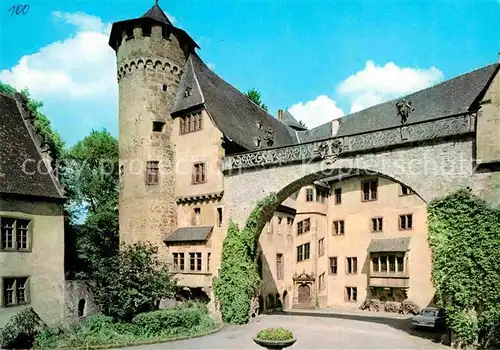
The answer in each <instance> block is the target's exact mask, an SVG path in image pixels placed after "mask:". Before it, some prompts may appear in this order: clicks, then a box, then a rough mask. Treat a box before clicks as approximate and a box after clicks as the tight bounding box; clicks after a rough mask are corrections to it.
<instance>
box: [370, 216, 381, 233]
mask: <svg viewBox="0 0 500 350" xmlns="http://www.w3.org/2000/svg"><path fill="white" fill-rule="evenodd" d="M382 224H383V218H373V219H372V232H382Z"/></svg>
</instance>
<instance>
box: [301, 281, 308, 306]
mask: <svg viewBox="0 0 500 350" xmlns="http://www.w3.org/2000/svg"><path fill="white" fill-rule="evenodd" d="M310 303H311V287H309V286H308V285H307V284H301V285H300V286H299V304H310Z"/></svg>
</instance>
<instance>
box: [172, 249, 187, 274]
mask: <svg viewBox="0 0 500 350" xmlns="http://www.w3.org/2000/svg"><path fill="white" fill-rule="evenodd" d="M172 255H173V260H174V270H180V271H182V270H184V253H173V254H172Z"/></svg>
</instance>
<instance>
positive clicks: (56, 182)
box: [14, 93, 64, 198]
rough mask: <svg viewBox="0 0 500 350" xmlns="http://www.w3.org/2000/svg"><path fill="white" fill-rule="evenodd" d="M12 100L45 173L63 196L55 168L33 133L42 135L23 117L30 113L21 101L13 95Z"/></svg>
mask: <svg viewBox="0 0 500 350" xmlns="http://www.w3.org/2000/svg"><path fill="white" fill-rule="evenodd" d="M18 94H19V95H22V94H21V93H18ZM22 96H24V95H22ZM14 101H15V102H16V106H17V109H18V110H19V114H20V116H21V120H22V122H23V125H24V127H25V128H26V130H27V131H28V134H29V136H30V139H31V142H32V143H33V145H34V146H35V149H36V151H37V152H38V155H39V156H40V158H41V160H42V162H43V164H44V165H45V167H46V168H47V175H48V176H49V177H50V179H51V180H52V183H53V184H54V187H55V189H56V191H57V193H58V194H59V196H61V197H62V198H64V188H63V186H62V184H61V183H60V182H59V179H57V178H56V176H55V175H54V171H55V169H53V168H52V165H51V164H50V162H48V161H47V159H46V158H45V157H44V155H43V154H42V150H41V149H40V145H41V143H40V144H39V142H37V140H35V135H37V136H38V137H39V138H40V139H42V137H41V136H40V135H38V133H37V132H36V131H35V129H34V126H33V125H32V124H31V123H30V122H29V121H28V119H29V118H25V117H24V116H25V115H26V114H31V112H30V111H27V110H25V109H24V107H23V105H22V101H20V100H19V99H18V98H15V97H14ZM49 157H50V156H49Z"/></svg>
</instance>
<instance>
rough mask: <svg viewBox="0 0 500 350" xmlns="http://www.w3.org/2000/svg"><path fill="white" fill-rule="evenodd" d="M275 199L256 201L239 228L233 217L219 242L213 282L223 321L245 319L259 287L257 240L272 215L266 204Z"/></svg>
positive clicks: (241, 321) (273, 197)
mask: <svg viewBox="0 0 500 350" xmlns="http://www.w3.org/2000/svg"><path fill="white" fill-rule="evenodd" d="M276 201H277V199H276V196H275V195H270V196H268V197H266V198H264V199H263V200H261V201H260V202H259V203H257V206H256V208H255V209H254V210H253V212H252V214H250V217H249V218H248V220H247V222H246V225H245V228H244V229H243V230H241V231H240V229H239V228H238V225H237V224H235V223H234V222H233V221H230V223H229V228H228V232H227V235H226V238H225V239H224V243H223V245H222V257H221V265H220V272H219V277H218V278H216V279H215V280H214V283H213V287H214V294H215V296H216V298H217V300H218V302H219V304H220V310H221V313H222V320H223V321H224V322H226V323H234V324H244V323H246V322H248V319H249V316H250V308H251V305H252V299H254V298H255V297H256V296H257V295H258V293H259V287H260V277H259V271H258V261H257V259H258V257H257V241H258V239H259V234H260V231H262V228H263V227H264V224H265V222H266V221H267V220H268V219H269V218H270V217H271V215H272V212H271V213H269V212H267V211H266V208H270V207H273V203H275V202H276Z"/></svg>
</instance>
